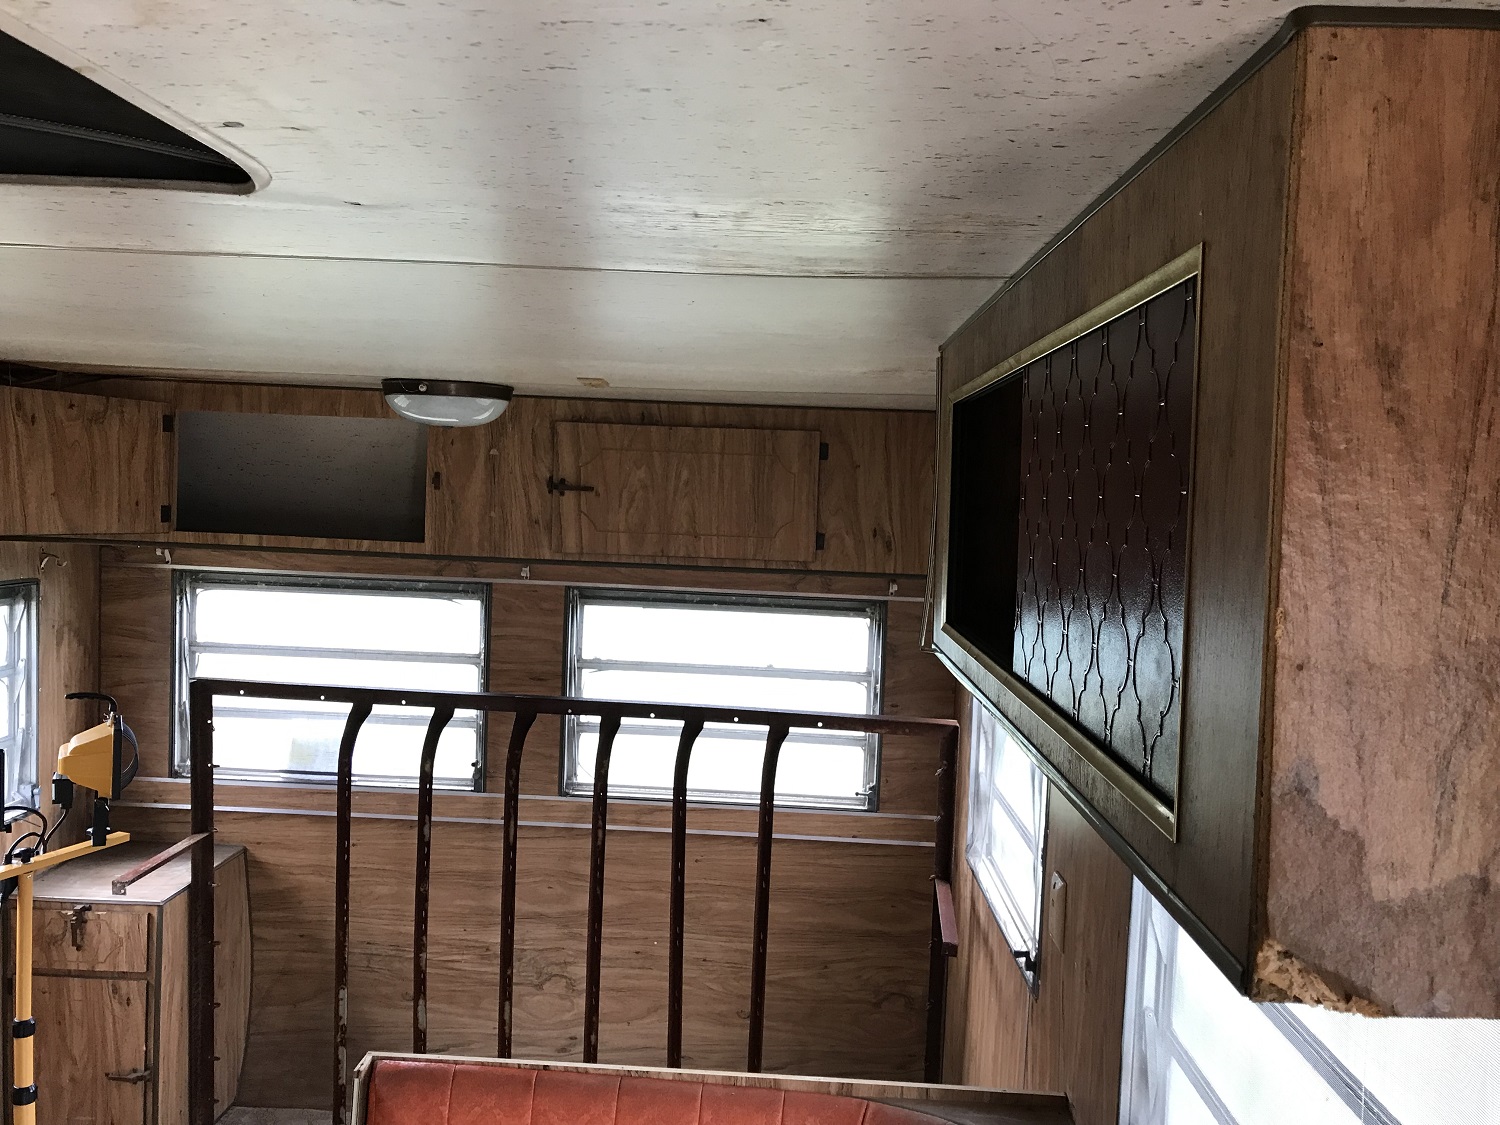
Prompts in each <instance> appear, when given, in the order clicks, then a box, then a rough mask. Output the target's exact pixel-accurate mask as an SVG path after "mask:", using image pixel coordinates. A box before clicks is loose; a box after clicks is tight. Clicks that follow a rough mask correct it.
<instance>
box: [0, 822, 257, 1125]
mask: <svg viewBox="0 0 1500 1125" xmlns="http://www.w3.org/2000/svg"><path fill="white" fill-rule="evenodd" d="M156 851H157V848H156V847H155V846H154V845H151V844H135V843H132V844H125V845H122V846H120V847H118V848H111V849H110V850H108V851H105V852H100V853H99V854H98V855H97V856H87V857H85V858H82V859H77V860H74V861H72V862H71V863H68V864H65V865H63V866H61V867H56V868H53V869H52V870H51V871H48V872H46V873H44V874H42V875H39V876H38V877H37V880H36V905H35V921H34V930H33V933H34V943H35V944H34V951H35V954H34V960H33V965H34V969H33V973H34V978H33V979H34V1003H35V1010H36V1021H37V1033H36V1040H37V1047H36V1059H37V1087H38V1092H39V1097H38V1100H37V1120H38V1122H39V1123H40V1125H137V1123H140V1125H183V1123H185V1122H186V1121H187V948H188V946H187V942H188V898H187V884H188V878H189V873H190V860H189V858H188V857H187V856H186V855H183V856H180V857H178V858H177V859H174V860H172V861H171V862H170V863H168V864H167V865H165V866H163V867H162V868H160V869H159V870H157V871H155V872H153V873H152V874H150V875H147V876H145V877H144V878H142V879H140V880H139V881H138V882H136V883H134V884H132V885H131V886H130V888H129V889H128V892H127V893H126V894H124V895H115V894H113V893H112V892H111V887H110V881H111V880H112V879H113V878H115V877H116V876H117V875H119V874H121V873H122V872H124V871H126V870H127V869H129V868H130V867H132V866H134V865H135V864H137V863H139V862H140V861H141V860H143V859H145V858H147V857H148V856H150V855H152V854H154V853H155V852H156ZM215 862H216V864H217V871H216V874H215V882H216V883H217V889H216V891H215V896H214V899H215V910H216V915H217V924H218V938H219V943H220V944H219V949H218V958H217V962H218V980H217V982H216V988H215V999H216V1001H217V1003H218V1009H217V1012H216V1017H215V1018H216V1029H217V1037H218V1044H217V1047H218V1050H217V1053H218V1055H219V1063H218V1066H217V1069H216V1074H215V1083H214V1085H215V1091H214V1093H215V1097H216V1099H217V1100H218V1109H219V1111H220V1112H223V1111H224V1110H225V1109H227V1108H229V1106H230V1105H231V1104H232V1103H233V1101H234V1095H235V1091H236V1089H237V1087H238V1085H239V1071H240V1064H241V1062H242V1060H243V1057H244V1051H245V1036H246V1032H247V1026H248V1019H249V989H250V907H249V899H248V891H247V883H246V868H245V850H244V849H243V848H240V847H228V846H220V847H219V848H218V849H217V850H216V854H215ZM13 917H14V915H13V914H12V918H13Z"/></svg>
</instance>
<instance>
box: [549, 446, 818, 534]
mask: <svg viewBox="0 0 1500 1125" xmlns="http://www.w3.org/2000/svg"><path fill="white" fill-rule="evenodd" d="M554 431H555V434H556V439H555V443H554V449H555V456H554V469H553V476H552V479H551V481H549V491H552V492H553V493H554V494H555V495H557V497H558V512H557V520H556V522H555V523H554V524H553V529H554V539H555V545H556V548H557V551H558V553H560V554H562V555H563V556H565V557H575V558H577V557H582V558H639V559H665V558H687V559H712V560H723V561H738V560H747V559H749V560H756V561H761V562H783V563H802V564H805V563H808V562H811V561H812V560H813V559H814V558H815V557H816V555H817V550H818V543H817V538H818V463H819V462H818V446H819V436H818V433H817V431H815V430H758V429H729V428H725V427H714V426H635V425H611V424H606V423H598V422H558V423H556V425H555V426H554Z"/></svg>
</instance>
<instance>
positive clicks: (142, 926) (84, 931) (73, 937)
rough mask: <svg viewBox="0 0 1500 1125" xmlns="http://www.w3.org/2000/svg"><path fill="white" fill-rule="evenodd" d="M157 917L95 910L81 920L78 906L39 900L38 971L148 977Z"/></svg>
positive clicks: (35, 944) (36, 929) (34, 940)
mask: <svg viewBox="0 0 1500 1125" xmlns="http://www.w3.org/2000/svg"><path fill="white" fill-rule="evenodd" d="M152 913H153V911H150V910H121V909H117V908H114V907H108V906H105V907H100V906H93V907H89V908H88V909H85V910H83V911H82V913H81V914H80V915H77V917H79V918H81V921H75V920H74V918H75V915H74V909H73V908H72V907H70V906H64V905H61V904H58V903H51V902H39V903H37V904H36V907H35V919H34V923H35V924H34V927H33V930H32V933H33V938H32V949H33V954H32V956H33V962H32V963H33V964H34V965H35V966H36V968H38V969H53V970H62V971H65V972H76V971H80V970H81V971H84V972H105V973H144V972H145V971H146V953H147V944H146V933H147V931H148V930H149V929H150V925H151V915H152Z"/></svg>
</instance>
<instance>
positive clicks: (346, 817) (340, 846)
mask: <svg viewBox="0 0 1500 1125" xmlns="http://www.w3.org/2000/svg"><path fill="white" fill-rule="evenodd" d="M201 682H203V681H201V680H200V681H196V682H195V683H194V686H195V687H196V686H197V684H198V683H201ZM371 710H372V707H371V705H370V704H369V703H368V702H356V703H354V705H353V706H352V707H350V708H349V717H348V718H347V719H346V720H344V736H343V738H342V739H340V741H339V777H338V817H337V826H336V829H335V843H334V871H333V1067H334V1070H333V1125H345V1122H346V1121H347V1120H348V1112H349V1109H348V1102H349V866H350V857H351V850H352V848H353V844H354V841H353V835H354V833H353V827H354V742H355V740H356V739H357V738H359V729H360V727H362V726H364V725H365V720H366V719H368V718H369V717H370V711H371ZM194 1125H196V1123H194Z"/></svg>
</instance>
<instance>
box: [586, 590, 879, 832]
mask: <svg viewBox="0 0 1500 1125" xmlns="http://www.w3.org/2000/svg"><path fill="white" fill-rule="evenodd" d="M574 598H575V601H574V616H573V635H572V638H571V645H570V656H569V668H568V685H569V691H570V692H572V693H574V694H576V695H579V696H582V697H583V698H586V699H618V700H639V701H644V702H659V703H678V704H689V705H699V706H718V707H735V708H746V709H756V710H781V711H804V712H832V713H835V714H853V715H863V714H871V713H874V712H876V711H878V709H879V648H880V619H881V618H880V615H879V614H878V613H877V612H875V611H874V610H872V609H870V608H866V607H864V606H861V605H859V604H858V603H854V604H827V603H825V604H822V605H820V604H819V603H817V602H811V601H809V602H806V603H800V602H798V603H792V602H788V601H773V600H752V599H745V600H741V601H735V600H733V599H726V600H723V601H720V600H715V601H711V602H708V601H704V600H703V599H701V598H688V597H684V598H682V599H680V600H678V599H676V598H673V597H671V596H665V597H664V596H659V595H643V596H641V598H640V599H639V600H636V599H634V598H632V597H628V596H621V595H618V594H607V593H599V594H593V593H586V592H580V593H577V594H575V595H574ZM597 730H598V723H597V720H593V719H583V720H581V719H572V720H569V722H568V725H567V731H568V736H567V737H568V742H567V748H566V756H565V762H566V766H565V773H564V778H565V780H564V791H565V792H568V793H587V792H590V791H591V790H592V788H593V781H594V778H593V769H594V755H595V752H596V747H597ZM680 730H681V727H680V724H679V723H677V722H671V723H656V724H653V723H650V722H649V721H632V722H627V723H626V724H624V726H623V727H622V730H621V732H620V734H619V736H618V738H617V739H616V741H615V746H614V751H613V759H612V763H611V768H610V792H611V793H612V794H614V795H616V796H627V797H628V796H635V797H645V798H658V799H659V798H663V797H669V796H670V795H671V791H672V781H673V774H674V771H675V764H676V755H677V742H678V737H679V733H680ZM765 738H766V731H765V729H764V728H758V729H757V728H750V727H746V728H740V727H734V726H729V725H724V726H714V725H710V726H709V727H708V728H707V729H706V730H705V731H704V732H703V734H702V735H701V736H700V737H699V739H698V741H697V743H696V746H695V749H694V753H693V758H692V763H691V767H690V770H689V775H688V789H689V794H690V796H691V797H692V798H693V799H694V800H702V801H719V802H726V803H753V802H755V801H756V800H758V798H759V794H760V784H761V765H762V760H763V757H764V747H765ZM877 746H878V741H877V740H876V739H875V738H873V737H870V736H867V735H864V734H861V733H857V732H856V733H844V734H840V733H837V732H832V731H830V732H826V733H821V732H820V733H816V734H811V733H807V732H802V731H793V732H792V735H791V737H790V738H788V740H787V741H786V742H785V743H784V744H783V747H782V751H781V755H780V758H779V762H778V767H777V773H776V777H777V783H776V793H777V800H778V803H782V804H800V805H806V806H823V807H835V808H868V807H870V805H871V803H872V794H873V792H874V782H875V776H876V775H875V769H876V763H875V753H876V748H877Z"/></svg>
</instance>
